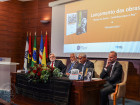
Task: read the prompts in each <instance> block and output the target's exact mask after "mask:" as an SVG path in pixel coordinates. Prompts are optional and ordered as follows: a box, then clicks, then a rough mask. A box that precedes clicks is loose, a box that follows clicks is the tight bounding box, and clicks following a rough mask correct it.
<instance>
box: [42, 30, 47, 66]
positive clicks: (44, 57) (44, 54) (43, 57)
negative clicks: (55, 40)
mask: <svg viewBox="0 0 140 105" xmlns="http://www.w3.org/2000/svg"><path fill="white" fill-rule="evenodd" d="M46 49H47V32H46V39H45V43H44V50H43V56H42V63H41V64H42V65H44V66H46V58H48V53H47V52H48V51H47V50H46Z"/></svg>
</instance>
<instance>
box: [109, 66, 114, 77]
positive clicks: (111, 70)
mask: <svg viewBox="0 0 140 105" xmlns="http://www.w3.org/2000/svg"><path fill="white" fill-rule="evenodd" d="M112 66H113V65H110V70H109V76H110V74H111V71H112Z"/></svg>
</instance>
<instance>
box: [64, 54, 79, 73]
mask: <svg viewBox="0 0 140 105" xmlns="http://www.w3.org/2000/svg"><path fill="white" fill-rule="evenodd" d="M70 61H71V63H70V64H68V66H67V69H66V75H69V74H70V71H71V70H72V69H76V68H77V65H78V64H79V62H78V61H77V58H76V55H75V54H74V53H71V54H70Z"/></svg>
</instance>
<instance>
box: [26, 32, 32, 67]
mask: <svg viewBox="0 0 140 105" xmlns="http://www.w3.org/2000/svg"><path fill="white" fill-rule="evenodd" d="M31 61H32V48H31V33H30V36H29V53H28V66H27V67H28V68H29V67H30V66H31Z"/></svg>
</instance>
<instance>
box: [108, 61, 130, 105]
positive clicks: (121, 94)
mask: <svg viewBox="0 0 140 105" xmlns="http://www.w3.org/2000/svg"><path fill="white" fill-rule="evenodd" d="M119 63H120V64H121V65H122V68H123V74H122V82H121V83H118V84H117V85H116V90H115V92H114V93H112V94H110V95H109V98H110V99H111V100H113V105H116V101H117V99H118V98H122V103H123V105H125V93H126V81H127V74H128V61H119Z"/></svg>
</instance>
